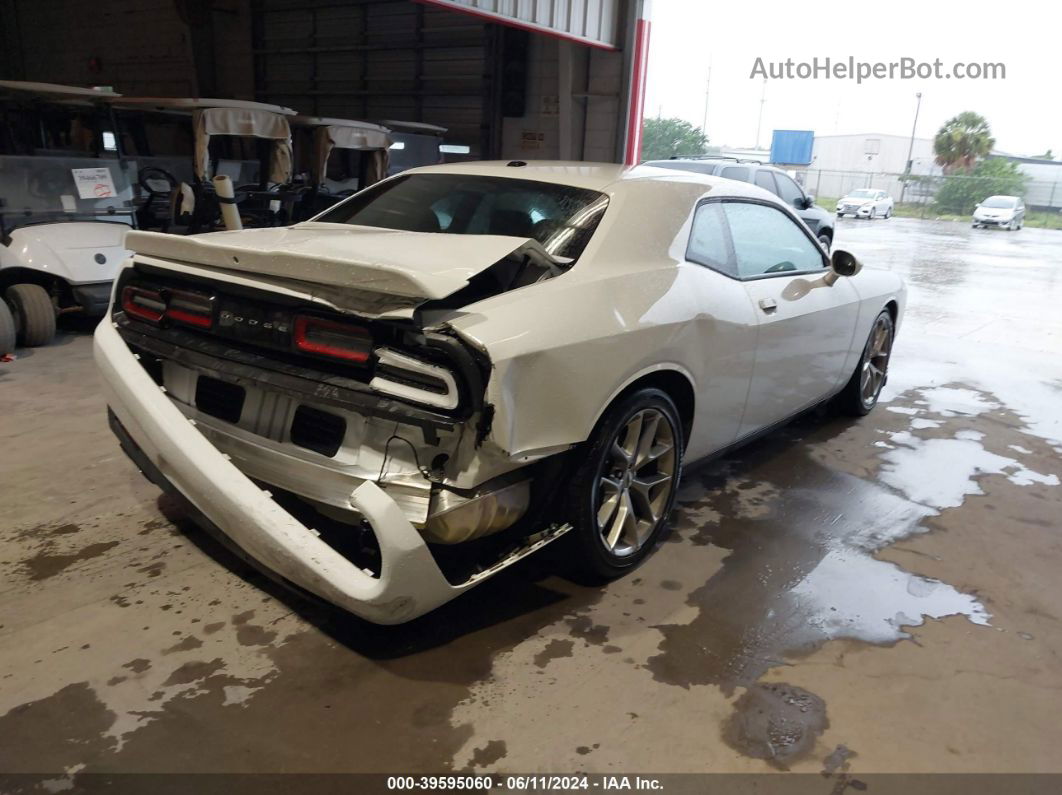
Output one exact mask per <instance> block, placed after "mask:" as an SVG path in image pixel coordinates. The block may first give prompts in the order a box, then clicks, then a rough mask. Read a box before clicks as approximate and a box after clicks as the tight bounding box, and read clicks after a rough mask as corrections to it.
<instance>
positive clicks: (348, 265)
mask: <svg viewBox="0 0 1062 795" xmlns="http://www.w3.org/2000/svg"><path fill="white" fill-rule="evenodd" d="M125 244H126V247H127V248H129V249H131V250H132V251H133V252H134V253H135V254H143V255H147V256H153V257H159V258H162V259H166V260H171V261H176V262H180V263H188V264H192V265H203V266H208V267H210V268H212V269H213V268H216V269H224V270H227V271H239V272H242V273H248V274H258V275H261V276H265V277H279V278H282V279H285V280H294V281H298V282H304V283H311V284H319V285H324V286H326V287H329V288H348V289H352V290H358V291H366V292H372V293H379V294H383V295H390V296H400V297H402V298H405V299H413V300H414V301H415V302H416V303H419V302H422V301H427V300H436V299H441V298H446V297H447V296H449V295H451V294H453V293H455V292H456V291H457V290H459V289H461V288H462V287H464V286H465V285H466V284H467V283H468V280H469V279H470V278H472V277H473V276H475V275H476V274H477V273H480V272H481V271H484V270H486V269H487V268H489V267H490V266H491V265H494V264H495V263H496V262H498V261H499V260H502V259H504V258H506V257H509V256H513V255H515V256H521V257H522V256H527V257H530V258H531V259H532V260H533V261H534V262H536V263H538V264H540V265H542V266H544V267H550V268H556V267H558V266H561V267H563V266H565V265H566V264H568V263H570V260H566V259H564V258H560V257H552V256H551V255H550V254H548V253H547V252H546V251H545V249H543V248H542V246H541V244H540V243H538V242H537V241H535V240H533V239H531V238H520V237H508V236H503V235H456V234H444V233H432V232H405V231H400V230H391V229H377V228H369V227H357V226H350V225H347V224H326V223H314V222H307V223H303V224H298V225H296V226H293V227H284V228H269V229H248V230H243V231H237V232H217V233H213V234H206V235H195V236H181V235H169V234H162V233H159V232H139V231H131V232H129V233H128V234H127V235H126V238H125ZM329 292H331V293H333V294H335V290H334V289H333V290H329Z"/></svg>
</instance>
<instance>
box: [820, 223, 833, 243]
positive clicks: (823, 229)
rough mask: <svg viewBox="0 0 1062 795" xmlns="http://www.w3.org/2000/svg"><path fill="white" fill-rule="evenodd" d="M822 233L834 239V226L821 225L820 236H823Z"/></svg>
mask: <svg viewBox="0 0 1062 795" xmlns="http://www.w3.org/2000/svg"><path fill="white" fill-rule="evenodd" d="M822 235H826V237H828V238H829V239H830V240H833V227H832V226H822V227H819V237H821V236H822Z"/></svg>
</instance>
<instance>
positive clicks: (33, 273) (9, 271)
mask: <svg viewBox="0 0 1062 795" xmlns="http://www.w3.org/2000/svg"><path fill="white" fill-rule="evenodd" d="M13 284H39V285H40V286H41V287H43V288H44V289H45V290H47V291H48V294H49V295H53V296H55V297H56V298H58V299H59V302H60V304H61V305H62V306H70V305H72V304H73V303H74V300H73V293H72V292H71V290H70V285H69V284H68V283H67V282H66V280H65V279H60V278H59V277H58V276H52V275H51V274H48V273H42V272H41V271H37V270H33V269H32V268H4V269H3V270H0V295H2V294H3V293H4V291H5V290H7V288H8V287H10V286H11V285H13Z"/></svg>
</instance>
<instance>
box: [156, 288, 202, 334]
mask: <svg viewBox="0 0 1062 795" xmlns="http://www.w3.org/2000/svg"><path fill="white" fill-rule="evenodd" d="M166 298H167V301H166V317H168V318H170V319H171V320H176V321H177V322H179V323H187V324H188V325H190V326H198V327H199V328H210V327H211V326H212V325H214V299H213V298H212V297H211V296H209V295H204V294H202V293H192V292H188V291H186V290H167V291H166Z"/></svg>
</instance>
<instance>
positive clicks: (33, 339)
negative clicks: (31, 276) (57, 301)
mask: <svg viewBox="0 0 1062 795" xmlns="http://www.w3.org/2000/svg"><path fill="white" fill-rule="evenodd" d="M4 295H5V296H6V298H7V302H8V304H9V305H10V306H11V313H12V314H13V315H14V317H15V327H16V328H17V329H18V336H19V337H20V338H21V340H22V344H23V345H25V346H26V347H27V348H34V347H37V346H38V345H47V344H48V343H49V342H51V341H52V339H54V338H55V307H54V306H53V305H52V299H51V297H50V296H49V295H48V292H47V291H46V290H45V289H44V288H43V287H41V286H40V285H37V284H14V285H12V286H11V287H8V288H7V292H6V293H5V294H4Z"/></svg>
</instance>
